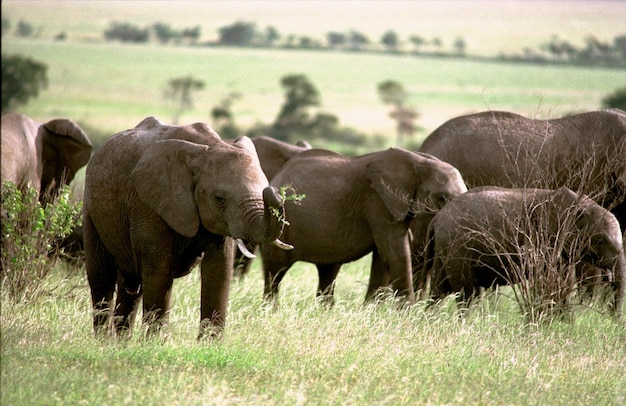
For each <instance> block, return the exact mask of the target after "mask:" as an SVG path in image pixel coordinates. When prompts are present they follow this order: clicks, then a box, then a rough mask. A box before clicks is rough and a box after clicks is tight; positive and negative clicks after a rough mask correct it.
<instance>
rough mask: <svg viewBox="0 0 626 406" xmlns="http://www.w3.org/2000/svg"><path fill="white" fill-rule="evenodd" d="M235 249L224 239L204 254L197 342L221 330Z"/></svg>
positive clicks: (224, 317) (228, 240) (232, 242)
mask: <svg viewBox="0 0 626 406" xmlns="http://www.w3.org/2000/svg"><path fill="white" fill-rule="evenodd" d="M235 245H236V244H235V240H233V239H232V238H228V237H226V238H224V240H223V241H220V242H219V243H217V244H212V245H211V246H210V247H209V248H208V249H207V250H205V253H204V257H203V258H202V264H201V266H200V270H201V275H202V284H201V294H200V302H201V303H200V333H199V336H198V338H202V337H205V336H208V337H213V336H216V335H218V334H219V333H220V332H221V331H222V330H223V329H224V325H225V323H226V309H227V308H228V294H229V291H230V281H231V276H232V269H233V262H234V258H233V252H234V249H235Z"/></svg>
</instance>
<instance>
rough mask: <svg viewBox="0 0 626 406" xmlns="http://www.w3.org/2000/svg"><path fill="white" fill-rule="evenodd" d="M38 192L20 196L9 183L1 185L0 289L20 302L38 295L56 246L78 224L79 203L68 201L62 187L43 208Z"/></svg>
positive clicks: (66, 189) (66, 190)
mask: <svg viewBox="0 0 626 406" xmlns="http://www.w3.org/2000/svg"><path fill="white" fill-rule="evenodd" d="M38 196H39V193H38V192H37V190H35V189H34V188H28V189H27V190H26V192H24V193H22V192H21V191H20V190H18V189H17V188H16V186H15V185H14V184H13V183H11V182H3V183H2V227H1V229H2V270H1V283H2V289H3V290H4V291H5V292H6V293H7V294H8V295H9V297H11V298H13V299H16V300H22V299H25V298H27V297H32V295H34V294H35V293H37V292H38V286H39V284H40V281H41V280H42V279H43V278H45V276H46V275H47V274H48V272H49V271H50V269H52V267H53V266H54V264H55V262H56V259H57V258H58V256H59V254H60V253H61V251H62V250H61V249H60V248H59V244H60V243H61V242H62V241H63V239H64V238H65V237H67V236H68V235H69V234H70V233H71V232H72V229H73V228H74V227H75V226H77V225H78V226H79V225H80V222H81V217H80V212H81V207H82V203H80V202H75V201H74V200H73V199H72V196H71V191H70V187H69V186H67V185H65V186H64V187H63V188H62V189H61V190H60V191H59V193H58V195H57V196H56V197H55V198H54V199H53V201H52V202H50V203H48V204H47V205H46V206H45V207H44V206H42V205H41V204H40V203H39V200H38Z"/></svg>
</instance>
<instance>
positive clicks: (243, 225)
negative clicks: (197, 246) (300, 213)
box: [231, 186, 285, 253]
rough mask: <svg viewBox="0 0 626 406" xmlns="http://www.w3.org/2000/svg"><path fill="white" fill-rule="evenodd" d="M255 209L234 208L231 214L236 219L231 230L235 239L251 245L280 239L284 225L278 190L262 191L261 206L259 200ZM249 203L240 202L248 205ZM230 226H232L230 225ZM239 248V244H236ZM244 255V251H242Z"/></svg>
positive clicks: (270, 188) (281, 200) (281, 202)
mask: <svg viewBox="0 0 626 406" xmlns="http://www.w3.org/2000/svg"><path fill="white" fill-rule="evenodd" d="M257 202H258V203H259V204H258V205H256V204H255V205H254V206H255V207H246V208H244V207H242V206H239V207H235V208H234V212H233V214H234V215H235V217H236V218H237V219H238V220H237V222H236V225H235V226H233V227H232V229H231V235H232V236H233V237H234V238H235V239H241V240H245V241H247V242H250V243H252V244H261V243H267V242H272V241H275V240H277V239H278V237H280V234H281V233H282V231H283V225H284V213H285V211H284V207H283V199H282V197H281V196H280V194H279V193H278V189H276V188H275V187H272V186H268V187H266V188H265V189H264V190H263V204H262V205H261V204H260V199H259V200H257ZM249 203H250V202H249V201H246V202H242V204H243V205H248V204H249ZM231 225H232V224H231ZM238 243H239V244H240V248H242V247H241V242H238ZM244 253H245V251H244Z"/></svg>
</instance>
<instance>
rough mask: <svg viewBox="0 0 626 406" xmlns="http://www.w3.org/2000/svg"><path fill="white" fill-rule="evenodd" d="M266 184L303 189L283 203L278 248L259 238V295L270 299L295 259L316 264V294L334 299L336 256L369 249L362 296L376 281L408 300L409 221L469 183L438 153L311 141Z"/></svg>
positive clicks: (343, 258)
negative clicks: (326, 146) (339, 148)
mask: <svg viewBox="0 0 626 406" xmlns="http://www.w3.org/2000/svg"><path fill="white" fill-rule="evenodd" d="M271 185H273V186H275V187H280V186H282V185H292V187H293V188H294V189H295V193H296V194H303V195H305V197H304V199H303V200H302V201H301V203H300V204H295V203H294V202H292V201H287V202H286V203H285V213H286V217H287V221H288V222H289V225H287V226H285V230H284V233H283V237H282V238H281V239H283V240H284V241H285V242H286V243H288V244H291V245H294V246H295V248H294V249H293V250H292V251H280V250H277V249H275V248H276V247H273V246H271V245H268V244H263V245H262V246H261V252H262V259H263V268H264V276H265V296H266V298H267V299H270V300H271V299H274V298H275V297H276V295H277V293H278V287H279V284H280V281H281V280H282V278H283V277H284V275H285V273H286V272H287V270H288V269H289V267H291V265H292V264H293V263H295V262H297V261H307V262H311V263H314V264H315V265H316V266H317V269H318V275H319V286H318V289H317V296H322V299H323V300H324V301H325V302H326V303H328V304H332V301H333V298H332V296H333V290H334V281H335V278H336V277H337V273H338V272H339V268H340V267H341V265H342V264H344V263H346V262H350V261H354V260H357V259H359V258H361V257H362V256H364V255H366V254H367V253H369V252H373V261H372V267H371V273H370V281H369V286H368V289H367V295H366V300H369V299H372V298H373V297H374V295H375V293H376V292H377V290H378V289H379V288H380V287H387V286H391V288H392V290H393V291H394V292H396V293H398V294H400V295H403V296H406V299H407V300H408V301H412V300H413V282H412V275H411V253H410V247H409V232H408V229H409V221H410V220H411V218H412V217H413V215H414V214H415V213H417V212H421V211H426V210H438V209H439V208H441V207H442V206H443V205H444V204H445V202H446V201H448V200H449V199H450V198H452V197H454V196H457V195H459V194H461V193H463V192H465V191H466V190H467V188H466V187H465V184H464V183H463V181H462V179H461V176H460V174H459V172H458V171H457V170H456V169H454V168H453V167H452V166H450V165H449V164H447V163H445V162H442V161H440V160H438V159H433V158H430V157H427V156H425V155H421V154H417V153H413V152H410V151H406V150H402V149H397V148H391V149H388V150H386V151H380V152H374V153H371V154H367V155H362V156H359V157H346V156H343V155H340V154H337V153H334V152H331V151H327V150H322V149H311V150H309V151H304V152H301V153H299V154H297V155H296V156H294V157H292V158H291V159H289V160H288V161H287V163H286V164H285V165H284V166H283V167H282V169H281V170H280V171H279V172H278V174H276V176H275V177H274V178H273V179H272V181H271Z"/></svg>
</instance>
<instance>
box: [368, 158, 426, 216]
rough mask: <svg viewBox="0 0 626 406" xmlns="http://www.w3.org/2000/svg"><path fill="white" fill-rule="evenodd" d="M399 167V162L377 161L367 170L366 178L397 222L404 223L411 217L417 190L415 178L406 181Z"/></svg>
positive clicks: (371, 163)
mask: <svg viewBox="0 0 626 406" xmlns="http://www.w3.org/2000/svg"><path fill="white" fill-rule="evenodd" d="M399 165H402V163H401V162H399V161H395V162H390V161H389V160H385V159H376V160H374V161H372V162H370V163H369V164H367V167H366V169H365V176H366V177H367V179H369V181H370V183H371V185H372V187H373V188H374V190H376V193H377V194H378V196H380V198H381V200H382V201H383V203H384V204H385V207H387V210H389V212H390V213H391V215H392V216H393V219H394V220H395V221H403V220H404V219H406V217H407V216H408V215H409V212H410V210H411V202H412V200H413V197H414V196H415V194H416V189H417V185H416V183H417V182H416V179H415V176H412V177H411V178H410V179H406V176H402V174H403V173H405V171H404V170H402V168H399ZM412 173H413V172H412Z"/></svg>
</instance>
